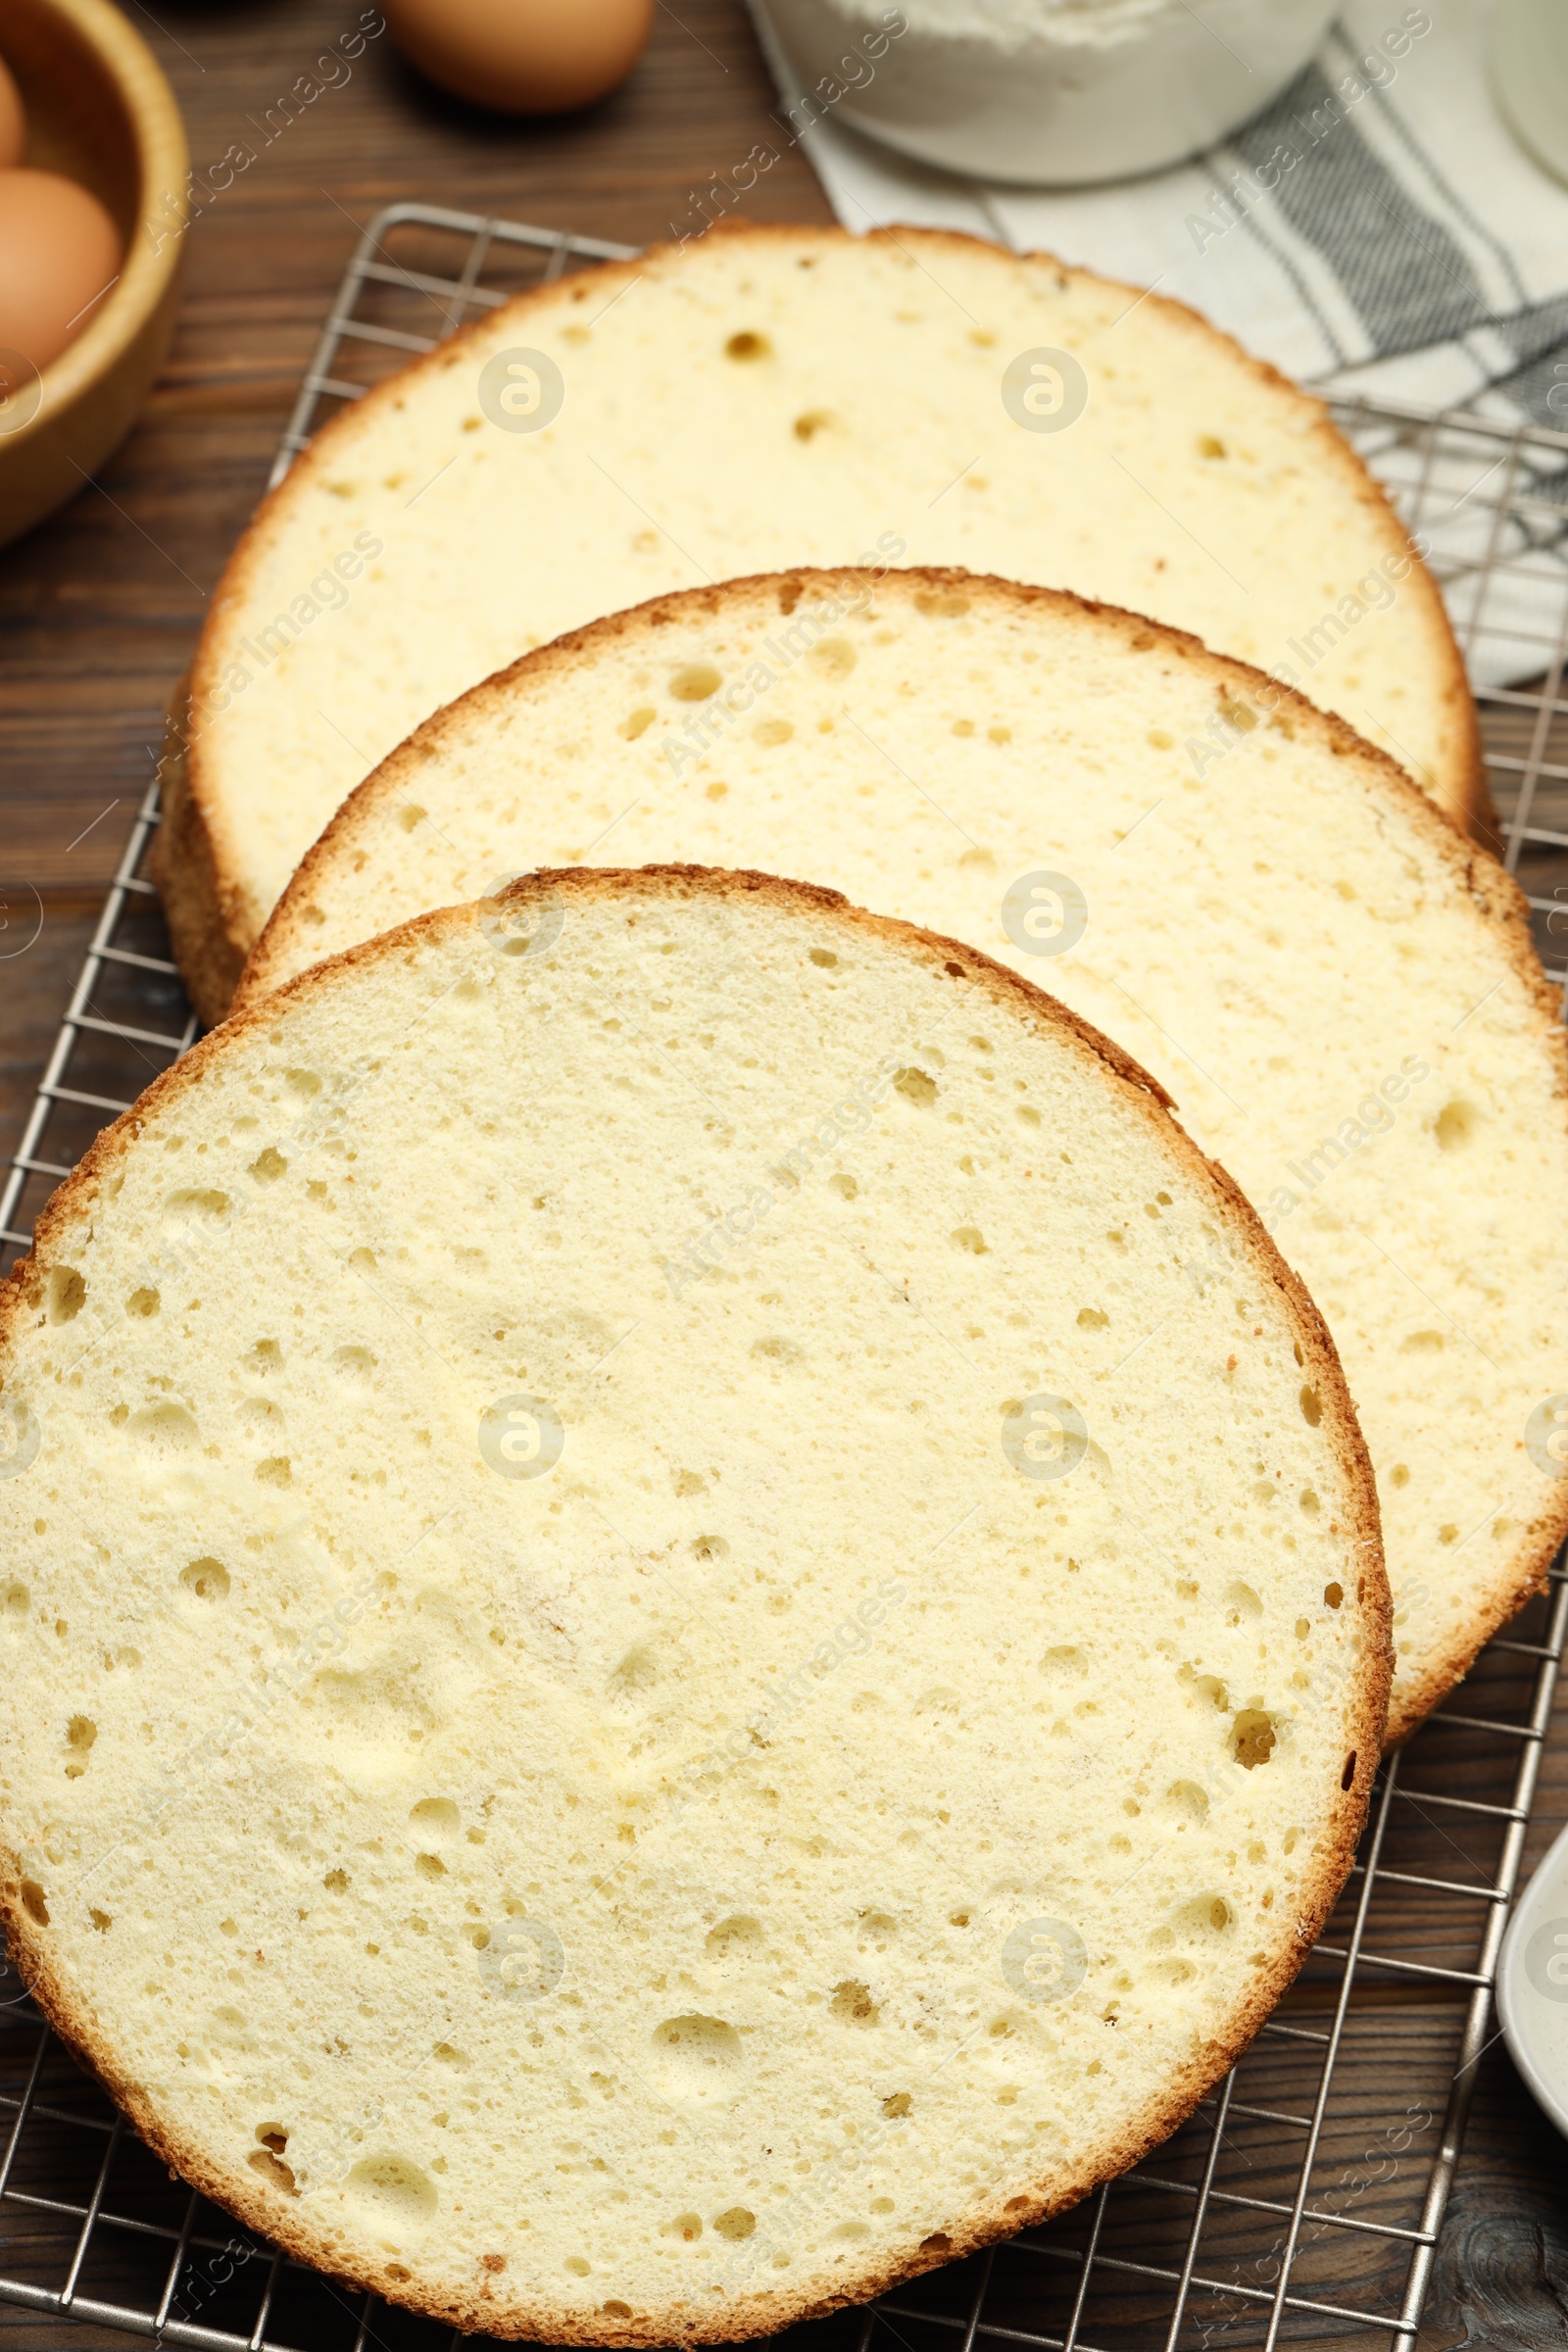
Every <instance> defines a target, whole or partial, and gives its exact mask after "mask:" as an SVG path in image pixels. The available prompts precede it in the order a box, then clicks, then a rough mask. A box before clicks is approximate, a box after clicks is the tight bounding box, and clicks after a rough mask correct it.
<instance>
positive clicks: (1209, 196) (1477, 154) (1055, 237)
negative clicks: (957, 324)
mask: <svg viewBox="0 0 1568 2352" xmlns="http://www.w3.org/2000/svg"><path fill="white" fill-rule="evenodd" d="M1559 5H1562V6H1568V0H1559ZM752 6H753V15H754V19H755V20H756V22H757V26H758V32H759V35H760V39H761V42H762V46H763V49H764V51H765V53H766V55H767V58H768V62H769V65H770V66H771V68H772V71H773V74H774V77H775V79H776V80H777V82H778V85H779V90H780V94H781V96H782V98H783V99H784V101H785V108H784V110H783V111H782V112H781V116H780V121H781V124H783V123H785V122H787V123H788V125H789V128H790V131H791V134H792V136H793V137H794V138H796V139H798V140H799V143H800V144H801V145H802V146H803V147H804V149H805V151H806V153H807V154H808V155H809V158H810V160H811V163H812V165H813V167H814V169H815V170H816V172H817V174H818V176H819V177H820V179H821V181H822V184H823V186H824V188H825V189H826V191H827V193H828V195H829V197H830V199H831V201H832V203H833V206H834V209H835V211H836V212H837V214H838V217H839V219H840V220H841V221H843V223H844V225H845V226H846V227H848V228H851V229H855V230H863V229H868V228H871V227H873V226H877V225H879V224H881V223H884V222H896V221H908V222H912V223H916V224H920V225H924V226H930V227H948V228H962V229H967V230H969V231H971V232H972V233H973V234H975V235H977V236H984V237H991V238H993V239H996V240H998V241H1000V242H1001V243H1004V244H1006V245H1010V246H1011V247H1013V248H1014V249H1015V250H1017V251H1026V250H1041V251H1045V252H1048V253H1053V254H1055V255H1057V256H1058V257H1059V258H1060V259H1061V260H1063V261H1067V262H1075V263H1078V264H1080V265H1082V266H1083V267H1086V268H1088V269H1092V270H1101V271H1103V273H1104V274H1105V275H1107V276H1110V277H1117V278H1125V279H1127V280H1129V281H1131V282H1132V283H1133V284H1136V285H1141V286H1152V287H1157V288H1158V290H1159V291H1160V292H1161V293H1162V294H1168V295H1173V296H1175V297H1176V298H1177V299H1178V300H1180V301H1182V302H1187V303H1191V305H1192V306H1193V308H1194V309H1195V310H1198V311H1201V313H1202V314H1203V316H1204V317H1205V318H1207V319H1212V320H1213V321H1214V323H1215V324H1216V325H1217V326H1221V327H1224V328H1225V329H1227V330H1228V332H1230V333H1231V334H1233V335H1235V336H1236V338H1237V340H1238V341H1239V342H1241V343H1243V344H1244V345H1245V346H1246V347H1247V348H1248V349H1249V350H1250V351H1252V352H1254V353H1256V354H1257V355H1258V356H1259V357H1260V358H1262V359H1266V360H1271V361H1272V362H1273V363H1274V365H1275V366H1276V367H1278V368H1282V369H1284V371H1285V372H1286V373H1287V374H1288V375H1292V376H1295V377H1296V378H1298V379H1299V380H1300V381H1305V382H1308V383H1310V384H1312V385H1313V387H1314V388H1315V389H1317V390H1319V391H1321V392H1323V393H1325V394H1328V395H1331V396H1332V395H1335V394H1343V395H1348V396H1354V395H1357V394H1359V395H1361V396H1363V397H1365V398H1368V399H1371V400H1374V401H1379V402H1389V403H1392V404H1394V405H1396V406H1397V407H1400V408H1403V409H1406V410H1416V411H1419V412H1420V413H1422V414H1423V415H1428V416H1430V415H1433V414H1435V413H1436V412H1438V411H1440V410H1448V409H1455V408H1461V407H1462V408H1466V409H1470V410H1474V411H1478V412H1479V413H1480V414H1481V415H1482V416H1485V417H1493V418H1495V419H1496V420H1498V421H1499V422H1508V423H1534V424H1537V425H1541V426H1545V427H1547V428H1548V429H1550V430H1551V431H1554V432H1565V431H1568V187H1564V186H1562V185H1561V184H1559V182H1558V181H1556V180H1554V179H1552V178H1550V177H1548V176H1547V174H1546V173H1545V172H1543V171H1542V170H1541V169H1540V167H1539V166H1538V165H1536V164H1535V163H1534V162H1533V161H1532V159H1531V158H1530V157H1529V155H1527V154H1526V153H1525V151H1524V150H1523V149H1522V148H1521V147H1520V146H1518V145H1517V143H1516V142H1515V140H1514V138H1513V136H1512V134H1511V132H1510V131H1509V129H1508V127H1507V125H1506V124H1505V123H1504V122H1503V121H1502V119H1501V117H1500V116H1499V114H1498V112H1497V108H1496V105H1495V100H1494V98H1493V95H1492V91H1491V87H1490V84H1489V81H1488V77H1487V65H1486V45H1487V28H1488V22H1489V19H1490V16H1491V13H1492V12H1491V6H1490V0H1419V5H1414V6H1411V5H1406V0H1348V6H1347V7H1346V9H1345V11H1344V13H1343V15H1342V16H1341V17H1340V18H1339V19H1338V21H1337V22H1336V23H1335V25H1333V26H1332V27H1331V29H1330V31H1329V34H1328V36H1327V38H1326V39H1325V41H1324V43H1323V46H1322V48H1321V49H1320V51H1319V53H1318V56H1317V58H1316V59H1315V60H1314V62H1313V63H1312V64H1311V65H1310V66H1308V67H1307V69H1306V71H1305V72H1304V73H1301V74H1300V75H1299V78H1298V79H1297V80H1296V81H1295V82H1294V83H1292V85H1291V86H1290V88H1289V89H1287V90H1286V91H1285V92H1284V94H1283V95H1282V96H1281V97H1280V98H1278V99H1277V100H1276V101H1275V103H1274V104H1273V105H1272V106H1271V107H1269V108H1268V109H1267V111H1266V112H1265V113H1264V114H1262V115H1260V116H1259V117H1258V118H1257V119H1256V121H1254V122H1252V123H1249V124H1248V125H1247V126H1246V127H1245V128H1244V129H1242V130H1240V131H1238V132H1237V133H1236V134H1235V136H1234V137H1233V138H1232V139H1230V140H1228V141H1227V142H1226V143H1225V144H1224V145H1223V146H1220V147H1216V148H1213V149H1211V150H1210V151H1209V152H1208V153H1207V154H1205V155H1202V156H1200V157H1198V158H1197V159H1196V160H1195V161H1193V162H1192V163H1188V164H1183V165H1180V166H1178V167H1177V168H1176V169H1175V170H1173V171H1169V172H1158V173H1155V174H1153V175H1152V176H1150V177H1148V178H1145V179H1138V180H1126V181H1122V182H1119V183H1116V184H1114V185H1110V186H1105V187H1098V188H1087V189H1081V190H1044V189H1039V190H1037V189H1031V188H1017V187H1005V186H999V185H995V184H992V185H987V184H983V183H980V182H977V181H972V180H965V179H959V178H956V177H954V176H953V175H951V174H949V173H946V172H940V171H937V170H935V169H932V168H929V167H926V166H924V165H921V164H917V163H914V162H911V161H910V160H908V159H907V158H906V157H903V156H900V155H898V154H896V153H895V152H894V151H893V149H892V148H889V147H883V146H881V145H880V144H878V143H877V142H875V141H873V140H871V139H868V138H864V137H862V136H861V135H860V134H859V133H858V132H856V131H855V130H853V129H851V128H850V127H849V125H848V123H846V122H845V120H844V118H843V116H842V115H841V114H838V113H835V112H834V111H833V109H832V108H831V107H829V108H827V109H826V110H825V111H824V110H823V107H822V104H821V101H820V99H815V100H811V99H808V98H807V97H806V95H805V93H804V91H803V90H802V88H801V85H800V83H799V81H798V79H797V78H796V77H795V75H794V73H793V71H792V69H791V68H790V66H789V64H788V63H787V61H786V60H785V58H784V57H783V55H782V53H781V51H780V49H779V47H778V44H777V42H776V40H775V39H774V38H773V36H772V34H771V31H770V28H769V26H768V25H767V23H766V20H765V17H764V16H763V15H762V13H761V7H760V4H759V0H752ZM808 125H809V127H807V126H808ZM1354 438H1356V439H1357V440H1358V441H1359V442H1360V443H1361V445H1362V447H1363V450H1364V452H1365V454H1366V456H1367V457H1368V459H1369V462H1370V463H1371V464H1372V465H1373V466H1374V468H1375V469H1377V470H1379V471H1381V472H1383V473H1384V474H1385V476H1386V478H1388V479H1390V483H1391V487H1394V488H1396V489H1398V488H1402V487H1405V485H1404V484H1403V483H1402V482H1401V481H1400V478H1399V477H1400V473H1401V470H1402V468H1403V467H1404V466H1407V464H1408V452H1407V451H1406V450H1403V449H1401V447H1400V446H1399V445H1398V444H1397V441H1394V440H1391V438H1390V436H1389V435H1388V434H1386V433H1385V434H1383V435H1381V436H1380V435H1379V434H1377V433H1376V432H1373V433H1372V434H1370V435H1363V434H1362V433H1361V432H1356V433H1355V434H1354ZM1492 454H1493V453H1488V452H1485V451H1483V452H1482V453H1481V454H1480V455H1479V456H1478V458H1477V461H1476V464H1475V466H1474V467H1473V468H1472V469H1471V470H1470V471H1469V472H1468V473H1466V465H1467V460H1466V458H1465V456H1464V455H1463V453H1462V452H1460V453H1458V454H1457V455H1456V456H1455V458H1454V461H1453V463H1454V464H1455V465H1456V466H1457V468H1458V471H1457V472H1456V474H1455V478H1454V483H1453V486H1452V496H1453V499H1454V500H1455V501H1456V502H1457V503H1456V505H1455V508H1454V521H1453V525H1452V532H1453V533H1457V534H1459V535H1460V537H1461V538H1462V535H1463V533H1464V532H1466V531H1469V532H1471V533H1472V534H1474V533H1476V532H1480V533H1481V534H1482V536H1483V537H1485V536H1486V534H1487V532H1488V531H1489V530H1490V527H1491V526H1490V521H1489V519H1488V513H1487V509H1488V504H1489V502H1487V501H1486V500H1485V499H1481V500H1477V501H1474V502H1472V501H1471V495H1470V486H1471V483H1472V482H1473V481H1474V480H1475V479H1476V477H1477V476H1478V475H1479V474H1480V473H1481V471H1482V468H1483V467H1484V466H1490V465H1491V463H1492ZM1527 462H1528V464H1529V467H1530V470H1531V472H1532V473H1533V474H1534V475H1535V477H1536V478H1535V484H1534V488H1535V493H1536V496H1537V499H1538V500H1539V501H1541V503H1542V504H1543V505H1544V509H1545V510H1546V522H1545V526H1544V528H1542V529H1540V530H1537V529H1534V528H1532V529H1531V530H1530V531H1529V533H1528V537H1529V539H1530V540H1531V541H1532V542H1533V546H1532V548H1531V549H1530V550H1529V551H1528V552H1529V554H1530V555H1531V556H1532V557H1533V559H1534V564H1535V566H1537V567H1538V568H1539V565H1540V563H1541V559H1542V557H1543V556H1546V560H1547V564H1548V567H1549V569H1551V570H1552V571H1555V570H1556V566H1557V563H1558V562H1560V561H1561V558H1562V555H1563V551H1564V545H1565V542H1564V528H1565V527H1568V467H1565V465H1564V460H1563V458H1562V456H1561V455H1560V454H1559V453H1556V452H1553V451H1550V450H1544V451H1540V452H1536V453H1531V454H1530V456H1529V458H1528V461H1527ZM1445 503H1446V502H1445ZM1559 506H1562V507H1563V508H1564V515H1563V523H1562V525H1557V524H1556V523H1555V510H1556V509H1557V508H1558V507H1559ZM1449 535H1450V534H1449V533H1445V534H1444V536H1449ZM1548 551H1549V552H1548ZM1499 552H1501V551H1499V550H1497V549H1496V548H1495V546H1494V548H1493V551H1492V561H1493V563H1495V560H1496V556H1497V554H1498V553H1499ZM1509 552H1512V551H1511V550H1510V551H1509ZM1521 552H1526V551H1523V550H1521ZM1435 553H1436V554H1437V556H1438V569H1439V573H1440V576H1443V575H1444V574H1445V573H1446V572H1448V571H1449V570H1450V566H1449V564H1447V563H1446V562H1445V561H1444V560H1443V556H1444V551H1443V550H1441V549H1440V550H1437V551H1435ZM1453 554H1454V557H1455V558H1456V559H1457V564H1456V571H1457V575H1458V576H1454V577H1452V579H1451V582H1450V579H1448V578H1446V579H1445V586H1446V587H1447V588H1448V589H1449V598H1450V607H1451V608H1454V609H1455V610H1454V617H1455V619H1456V621H1458V622H1459V623H1460V625H1461V628H1463V626H1464V622H1465V620H1466V619H1467V618H1468V617H1469V615H1468V614H1467V613H1465V612H1464V611H1463V609H1462V607H1463V601H1464V596H1465V594H1466V593H1468V592H1469V591H1467V589H1466V587H1465V585H1464V580H1465V575H1469V576H1470V579H1471V582H1472V586H1473V579H1474V565H1473V564H1472V563H1470V562H1469V561H1467V560H1466V557H1465V554H1464V551H1463V549H1462V547H1461V546H1458V545H1456V546H1455V548H1454V550H1453ZM1456 592H1457V593H1456ZM1527 601H1528V602H1530V603H1532V604H1533V603H1534V602H1535V601H1536V599H1535V598H1534V597H1533V596H1532V597H1530V598H1529V599H1528V600H1527ZM1465 633H1466V634H1469V633H1470V632H1468V631H1466V632H1465ZM1489 635H1492V636H1493V642H1492V643H1491V644H1490V645H1489V646H1487V647H1485V648H1481V647H1478V646H1477V645H1476V644H1475V643H1474V642H1472V644H1471V648H1470V651H1471V669H1472V675H1473V677H1474V678H1475V680H1476V683H1477V684H1482V683H1495V682H1496V681H1497V680H1498V679H1499V678H1501V677H1504V676H1507V675H1510V674H1511V675H1514V676H1519V675H1522V674H1524V673H1525V672H1526V671H1528V670H1530V669H1532V668H1539V667H1541V666H1542V656H1541V653H1540V652H1539V651H1538V650H1536V648H1537V646H1538V645H1539V638H1538V635H1537V632H1536V631H1535V630H1534V629H1533V628H1532V629H1530V630H1528V631H1525V632H1524V637H1525V638H1526V639H1528V643H1529V647H1530V651H1529V655H1528V658H1527V657H1526V645H1525V643H1524V642H1523V641H1522V640H1521V639H1520V638H1518V637H1515V636H1514V633H1513V632H1512V631H1511V630H1509V629H1507V628H1506V627H1504V628H1503V629H1502V630H1501V631H1500V632H1497V633H1496V634H1494V633H1493V632H1491V631H1489Z"/></svg>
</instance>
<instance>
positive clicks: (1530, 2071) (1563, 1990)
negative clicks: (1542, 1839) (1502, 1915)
mask: <svg viewBox="0 0 1568 2352" xmlns="http://www.w3.org/2000/svg"><path fill="white" fill-rule="evenodd" d="M1497 2015H1498V2017H1499V2018H1500V2019H1501V2021H1502V2031H1503V2035H1504V2038H1505V2039H1506V2041H1507V2044H1508V2048H1509V2050H1510V2052H1511V2053H1512V2056H1513V2062H1514V2064H1515V2066H1516V2067H1517V2068H1518V2069H1519V2072H1520V2073H1521V2074H1522V2075H1523V2077H1524V2079H1525V2081H1526V2082H1528V2083H1529V2085H1530V2087H1531V2089H1532V2090H1533V2091H1534V2092H1535V2094H1536V2097H1537V2098H1538V2099H1539V2101H1540V2102H1541V2105H1542V2106H1543V2107H1544V2109H1545V2111H1546V2113H1547V2114H1548V2115H1549V2116H1550V2118H1551V2120H1552V2122H1553V2123H1554V2124H1555V2125H1556V2127H1557V2129H1558V2131H1561V2132H1563V2133H1564V2134H1568V1830H1564V1831H1563V1833H1562V1836H1561V1837H1560V1838H1558V1839H1557V1841H1556V1843H1555V1844H1554V1845H1553V1846H1552V1847H1551V1848H1550V1850H1549V1851H1548V1853H1547V1855H1546V1858H1545V1860H1544V1862H1543V1863H1542V1864H1541V1867H1540V1868H1539V1870H1538V1871H1537V1872H1536V1875H1535V1877H1534V1878H1533V1879H1532V1880H1531V1882H1530V1884H1529V1886H1528V1887H1526V1889H1525V1892H1524V1896H1523V1898H1522V1900H1521V1901H1520V1903H1519V1905H1518V1908H1517V1909H1516V1910H1515V1912H1514V1915H1513V1917H1512V1919H1511V1920H1510V1921H1509V1923H1508V1933H1507V1934H1506V1936H1504V1937H1503V1939H1502V1950H1501V1952H1500V1953H1499V1954H1498V1957H1497Z"/></svg>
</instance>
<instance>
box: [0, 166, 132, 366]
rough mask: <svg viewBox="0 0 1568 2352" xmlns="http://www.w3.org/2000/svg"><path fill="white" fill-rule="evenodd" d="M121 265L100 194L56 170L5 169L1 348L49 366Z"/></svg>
mask: <svg viewBox="0 0 1568 2352" xmlns="http://www.w3.org/2000/svg"><path fill="white" fill-rule="evenodd" d="M119 269H120V232H119V230H118V229H117V228H116V226H115V224H114V222H113V221H111V220H110V218H109V215H108V214H107V213H106V212H105V211H104V208H103V206H102V205H101V204H100V203H99V201H98V199H97V197H96V196H93V195H90V194H89V193H88V191H87V190H86V189H85V188H83V187H81V186H79V185H78V184H77V182H76V181H75V180H73V179H62V178H61V177H60V175H59V173H58V172H28V171H14V172H0V350H5V351H20V352H21V353H22V354H23V356H24V358H25V359H29V360H30V361H31V362H32V364H33V366H34V367H35V368H47V367H48V365H49V363H50V361H51V360H57V359H58V358H59V357H60V354H61V353H62V352H63V351H64V350H65V348H66V345H67V344H68V343H73V342H74V341H75V339H76V337H77V336H78V335H79V334H80V333H81V331H82V328H83V327H84V326H86V325H87V324H88V322H89V321H90V319H92V316H93V314H94V312H95V311H96V310H97V308H98V306H99V304H100V303H101V302H102V300H103V299H104V297H105V295H107V293H108V292H109V289H110V287H111V285H112V284H113V282H114V279H115V276H116V273H117V272H118V270H119Z"/></svg>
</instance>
